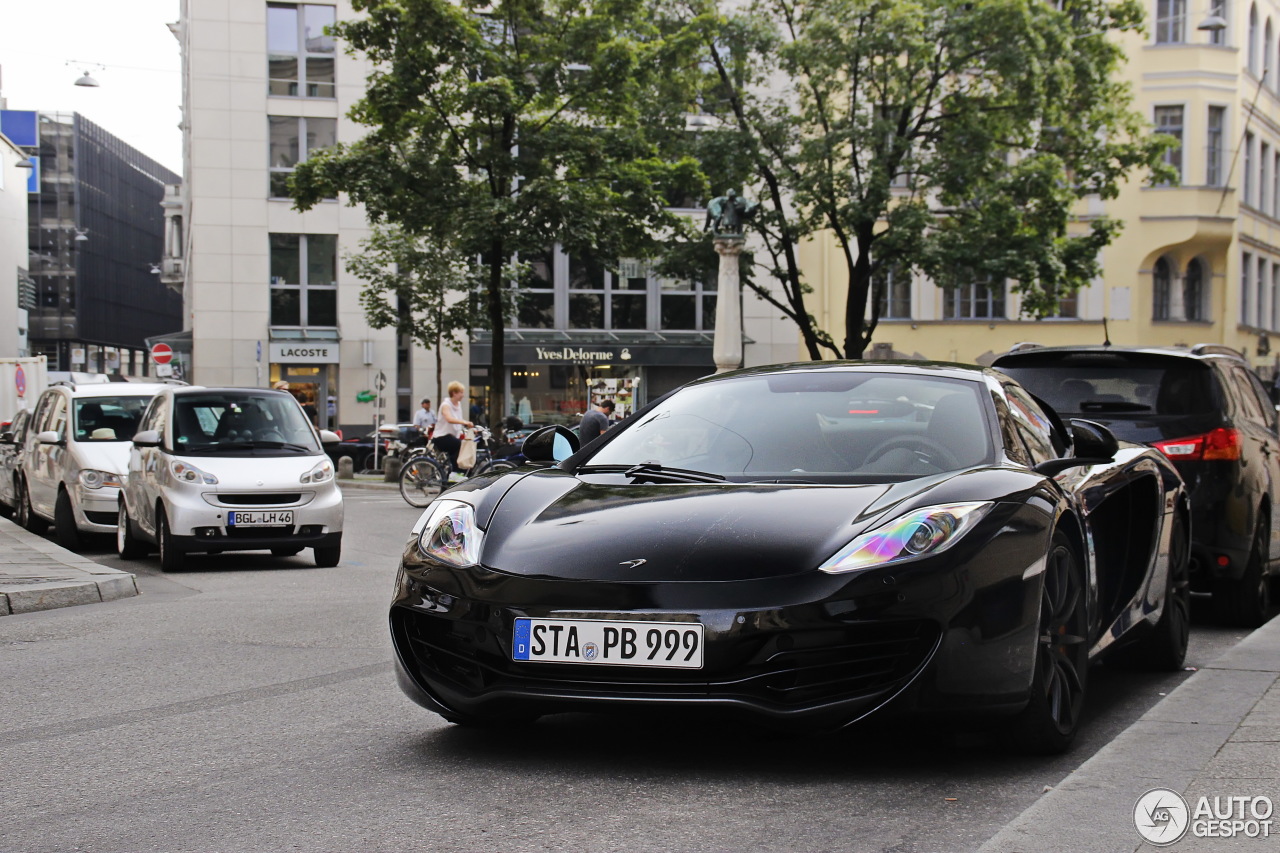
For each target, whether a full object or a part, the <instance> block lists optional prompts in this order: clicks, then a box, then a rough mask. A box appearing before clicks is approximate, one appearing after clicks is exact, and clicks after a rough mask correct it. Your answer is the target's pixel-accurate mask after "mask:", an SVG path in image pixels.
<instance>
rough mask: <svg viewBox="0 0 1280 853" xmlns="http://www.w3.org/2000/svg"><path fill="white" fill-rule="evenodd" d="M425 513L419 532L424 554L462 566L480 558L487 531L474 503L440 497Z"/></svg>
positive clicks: (419, 541) (470, 564) (478, 560)
mask: <svg viewBox="0 0 1280 853" xmlns="http://www.w3.org/2000/svg"><path fill="white" fill-rule="evenodd" d="M425 515H426V517H427V521H426V524H424V525H422V532H421V533H419V534H418V550H419V551H421V552H422V553H423V555H425V556H427V557H430V558H431V559H433V560H436V561H438V562H441V563H444V564H445V565H447V566H457V567H458V568H466V567H467V566H474V565H476V564H477V563H479V562H480V543H481V542H482V541H483V539H484V531H483V530H481V529H480V528H479V527H477V526H476V512H475V510H474V509H472V507H471V505H470V504H466V503H463V502H462V501H450V500H442V501H436V502H435V503H434V504H432V505H431V506H430V507H429V508H428V509H427V511H426V513H425Z"/></svg>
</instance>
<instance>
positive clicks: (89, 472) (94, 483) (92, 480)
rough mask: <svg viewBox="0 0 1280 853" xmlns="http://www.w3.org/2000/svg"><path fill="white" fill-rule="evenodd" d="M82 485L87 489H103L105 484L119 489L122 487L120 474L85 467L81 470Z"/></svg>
mask: <svg viewBox="0 0 1280 853" xmlns="http://www.w3.org/2000/svg"><path fill="white" fill-rule="evenodd" d="M80 485H82V486H84V487H85V488H86V489H101V488H102V487H103V486H114V487H115V488H117V489H118V488H120V475H119V474H113V473H111V472H110V471H98V470H96V469H93V468H83V469H81V471H80Z"/></svg>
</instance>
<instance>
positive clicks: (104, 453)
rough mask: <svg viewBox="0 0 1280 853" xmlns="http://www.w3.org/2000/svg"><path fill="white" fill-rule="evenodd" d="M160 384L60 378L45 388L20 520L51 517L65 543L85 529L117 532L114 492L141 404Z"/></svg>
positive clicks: (29, 445) (37, 527)
mask: <svg viewBox="0 0 1280 853" xmlns="http://www.w3.org/2000/svg"><path fill="white" fill-rule="evenodd" d="M165 387H166V386H165V385H162V384H151V383H133V382H104V383H89V384H81V383H71V382H60V383H57V384H54V385H51V386H49V388H47V389H45V391H44V392H43V393H41V395H40V397H39V399H37V400H36V405H35V407H34V409H33V414H32V415H31V420H30V423H29V424H28V425H27V430H26V435H25V437H24V439H23V443H22V445H21V448H20V449H19V450H18V451H17V452H18V453H19V454H20V455H21V457H22V458H21V463H20V467H19V473H18V478H17V480H16V481H15V483H14V489H15V491H16V493H17V499H18V500H17V507H16V511H15V515H16V518H17V520H18V523H19V524H21V525H22V526H24V527H26V528H27V529H28V530H32V531H35V532H42V531H43V530H44V529H45V528H46V527H47V526H48V524H49V523H50V522H52V523H53V525H54V528H55V530H56V531H57V534H58V541H59V543H61V544H62V545H63V546H64V547H67V548H71V549H76V548H79V547H80V544H81V540H82V536H83V534H85V533H106V534H112V533H115V529H116V512H115V508H116V496H117V495H118V494H119V490H120V482H121V478H122V477H123V476H124V472H125V465H126V464H127V463H128V460H129V439H131V438H133V434H134V431H135V430H136V429H137V426H138V419H139V418H140V417H141V416H142V410H143V408H145V407H146V405H147V403H148V402H150V400H151V398H152V397H153V396H154V395H155V394H156V392H158V391H160V390H161V389H163V388H165Z"/></svg>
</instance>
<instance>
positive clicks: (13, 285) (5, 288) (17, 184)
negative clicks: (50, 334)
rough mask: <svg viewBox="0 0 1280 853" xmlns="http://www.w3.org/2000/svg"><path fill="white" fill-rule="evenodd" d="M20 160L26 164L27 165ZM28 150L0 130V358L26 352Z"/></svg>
mask: <svg viewBox="0 0 1280 853" xmlns="http://www.w3.org/2000/svg"><path fill="white" fill-rule="evenodd" d="M20 164H28V165H26V166H23V165H20ZM31 173H32V167H31V166H30V165H29V163H28V155H27V153H26V152H25V151H24V150H23V149H21V148H19V147H18V146H17V145H15V144H14V143H13V142H12V141H11V140H10V139H9V138H8V137H7V136H5V135H4V134H3V133H0V358H14V357H19V356H25V355H27V324H28V315H27V309H28V308H29V307H30V306H31V304H32V298H33V295H34V294H33V291H32V282H31V277H30V276H29V275H27V230H28V229H27V190H28V184H29V183H30V181H31Z"/></svg>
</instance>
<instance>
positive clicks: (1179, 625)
mask: <svg viewBox="0 0 1280 853" xmlns="http://www.w3.org/2000/svg"><path fill="white" fill-rule="evenodd" d="M1170 540H1171V541H1170V545H1169V578H1168V582H1167V584H1166V586H1165V595H1164V612H1163V613H1161V614H1160V621H1159V622H1157V623H1156V626H1155V628H1154V629H1152V631H1151V632H1150V633H1148V634H1147V635H1146V636H1144V637H1143V638H1142V639H1141V640H1140V641H1138V642H1137V643H1135V644H1134V645H1132V646H1128V647H1126V648H1123V649H1120V650H1118V651H1117V652H1116V655H1115V661H1116V662H1117V663H1119V664H1120V665H1121V666H1128V667H1133V668H1135V669H1149V670H1156V671H1161V672H1174V671H1177V670H1180V669H1182V664H1183V662H1184V661H1185V660H1186V657H1187V642H1188V640H1189V639H1190V637H1191V579H1190V574H1189V572H1190V550H1191V549H1190V541H1189V539H1188V538H1187V526H1186V522H1185V521H1183V519H1182V516H1181V515H1179V516H1176V517H1175V518H1174V524H1173V531H1172V536H1171V537H1170Z"/></svg>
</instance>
